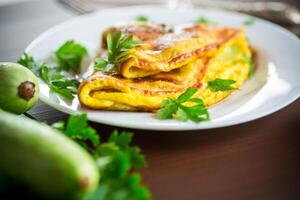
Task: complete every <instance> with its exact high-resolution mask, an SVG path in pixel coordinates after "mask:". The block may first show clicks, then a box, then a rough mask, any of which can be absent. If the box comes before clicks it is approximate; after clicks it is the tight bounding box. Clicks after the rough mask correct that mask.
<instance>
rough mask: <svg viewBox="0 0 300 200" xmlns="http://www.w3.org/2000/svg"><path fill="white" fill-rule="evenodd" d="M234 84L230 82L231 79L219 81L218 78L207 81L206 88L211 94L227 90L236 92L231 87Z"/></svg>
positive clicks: (232, 81) (233, 81)
mask: <svg viewBox="0 0 300 200" xmlns="http://www.w3.org/2000/svg"><path fill="white" fill-rule="evenodd" d="M235 82H236V81H235V80H231V79H220V78H217V79H215V80H212V81H208V84H207V86H208V88H209V89H210V90H211V91H213V92H218V91H227V90H236V89H238V88H236V87H232V86H231V85H232V84H234V83H235Z"/></svg>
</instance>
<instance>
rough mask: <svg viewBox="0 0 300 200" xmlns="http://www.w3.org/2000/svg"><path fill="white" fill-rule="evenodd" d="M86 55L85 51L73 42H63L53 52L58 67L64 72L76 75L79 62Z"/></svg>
mask: <svg viewBox="0 0 300 200" xmlns="http://www.w3.org/2000/svg"><path fill="white" fill-rule="evenodd" d="M86 55H87V50H86V48H85V47H83V46H82V45H80V44H77V43H75V42H74V41H73V40H69V41H67V42H65V43H64V44H63V45H62V46H61V47H59V49H58V50H57V51H56V52H55V56H56V58H57V61H58V64H59V67H60V68H62V69H63V70H65V71H70V72H73V73H76V72H78V71H79V67H80V63H81V60H82V58H83V57H84V56H86Z"/></svg>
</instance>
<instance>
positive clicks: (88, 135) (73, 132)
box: [52, 114, 100, 146]
mask: <svg viewBox="0 0 300 200" xmlns="http://www.w3.org/2000/svg"><path fill="white" fill-rule="evenodd" d="M52 127H53V128H56V129H58V130H61V131H63V132H64V133H65V134H66V135H67V136H68V137H70V138H72V139H74V140H80V141H85V140H90V141H91V142H92V144H93V145H94V146H97V145H99V144H100V137H99V135H98V134H97V132H96V130H95V129H93V128H92V127H90V126H89V125H88V120H87V115H86V114H81V115H72V116H70V117H69V118H68V121H67V123H66V124H65V123H64V122H63V121H60V122H56V123H54V124H52Z"/></svg>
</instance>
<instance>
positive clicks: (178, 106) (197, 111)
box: [158, 87, 209, 123]
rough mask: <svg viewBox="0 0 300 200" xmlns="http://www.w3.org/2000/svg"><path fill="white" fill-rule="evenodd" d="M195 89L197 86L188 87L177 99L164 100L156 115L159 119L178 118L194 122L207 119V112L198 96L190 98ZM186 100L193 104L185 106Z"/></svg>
mask: <svg viewBox="0 0 300 200" xmlns="http://www.w3.org/2000/svg"><path fill="white" fill-rule="evenodd" d="M197 91H198V89H197V88H192V87H190V88H188V89H187V90H186V91H185V92H184V93H183V94H181V95H180V96H179V97H178V98H177V99H167V100H165V101H164V102H163V105H162V108H161V109H160V110H159V111H158V117H159V118H160V119H171V118H178V119H180V120H182V121H187V120H192V121H193V122H196V123H198V122H201V121H206V120H208V119H209V114H208V111H207V109H206V107H205V105H204V103H203V101H202V100H201V99H199V98H192V96H193V95H194V94H195V93H196V92H197ZM186 102H191V103H193V104H194V105H193V106H190V107H187V106H185V105H184V103H186Z"/></svg>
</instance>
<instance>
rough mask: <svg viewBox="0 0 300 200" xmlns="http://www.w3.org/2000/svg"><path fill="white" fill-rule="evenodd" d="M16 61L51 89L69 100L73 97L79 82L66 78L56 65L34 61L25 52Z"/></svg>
mask: <svg viewBox="0 0 300 200" xmlns="http://www.w3.org/2000/svg"><path fill="white" fill-rule="evenodd" d="M18 63H19V64H21V65H23V66H25V67H27V68H28V69H30V70H31V71H32V72H33V73H34V74H35V75H36V76H38V77H40V78H41V79H42V80H43V81H44V82H45V83H46V84H47V85H48V86H49V88H50V90H51V91H53V92H55V93H57V94H59V95H60V96H61V97H63V98H66V99H69V100H72V99H73V98H74V95H75V94H76V89H77V87H78V85H79V82H78V81H77V80H76V79H70V78H66V77H65V76H64V75H63V74H62V73H61V70H60V69H59V68H58V67H49V66H48V65H46V64H45V63H39V62H36V61H35V60H34V58H33V57H32V56H30V55H28V54H27V53H24V55H23V56H22V57H21V58H20V60H19V61H18Z"/></svg>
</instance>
